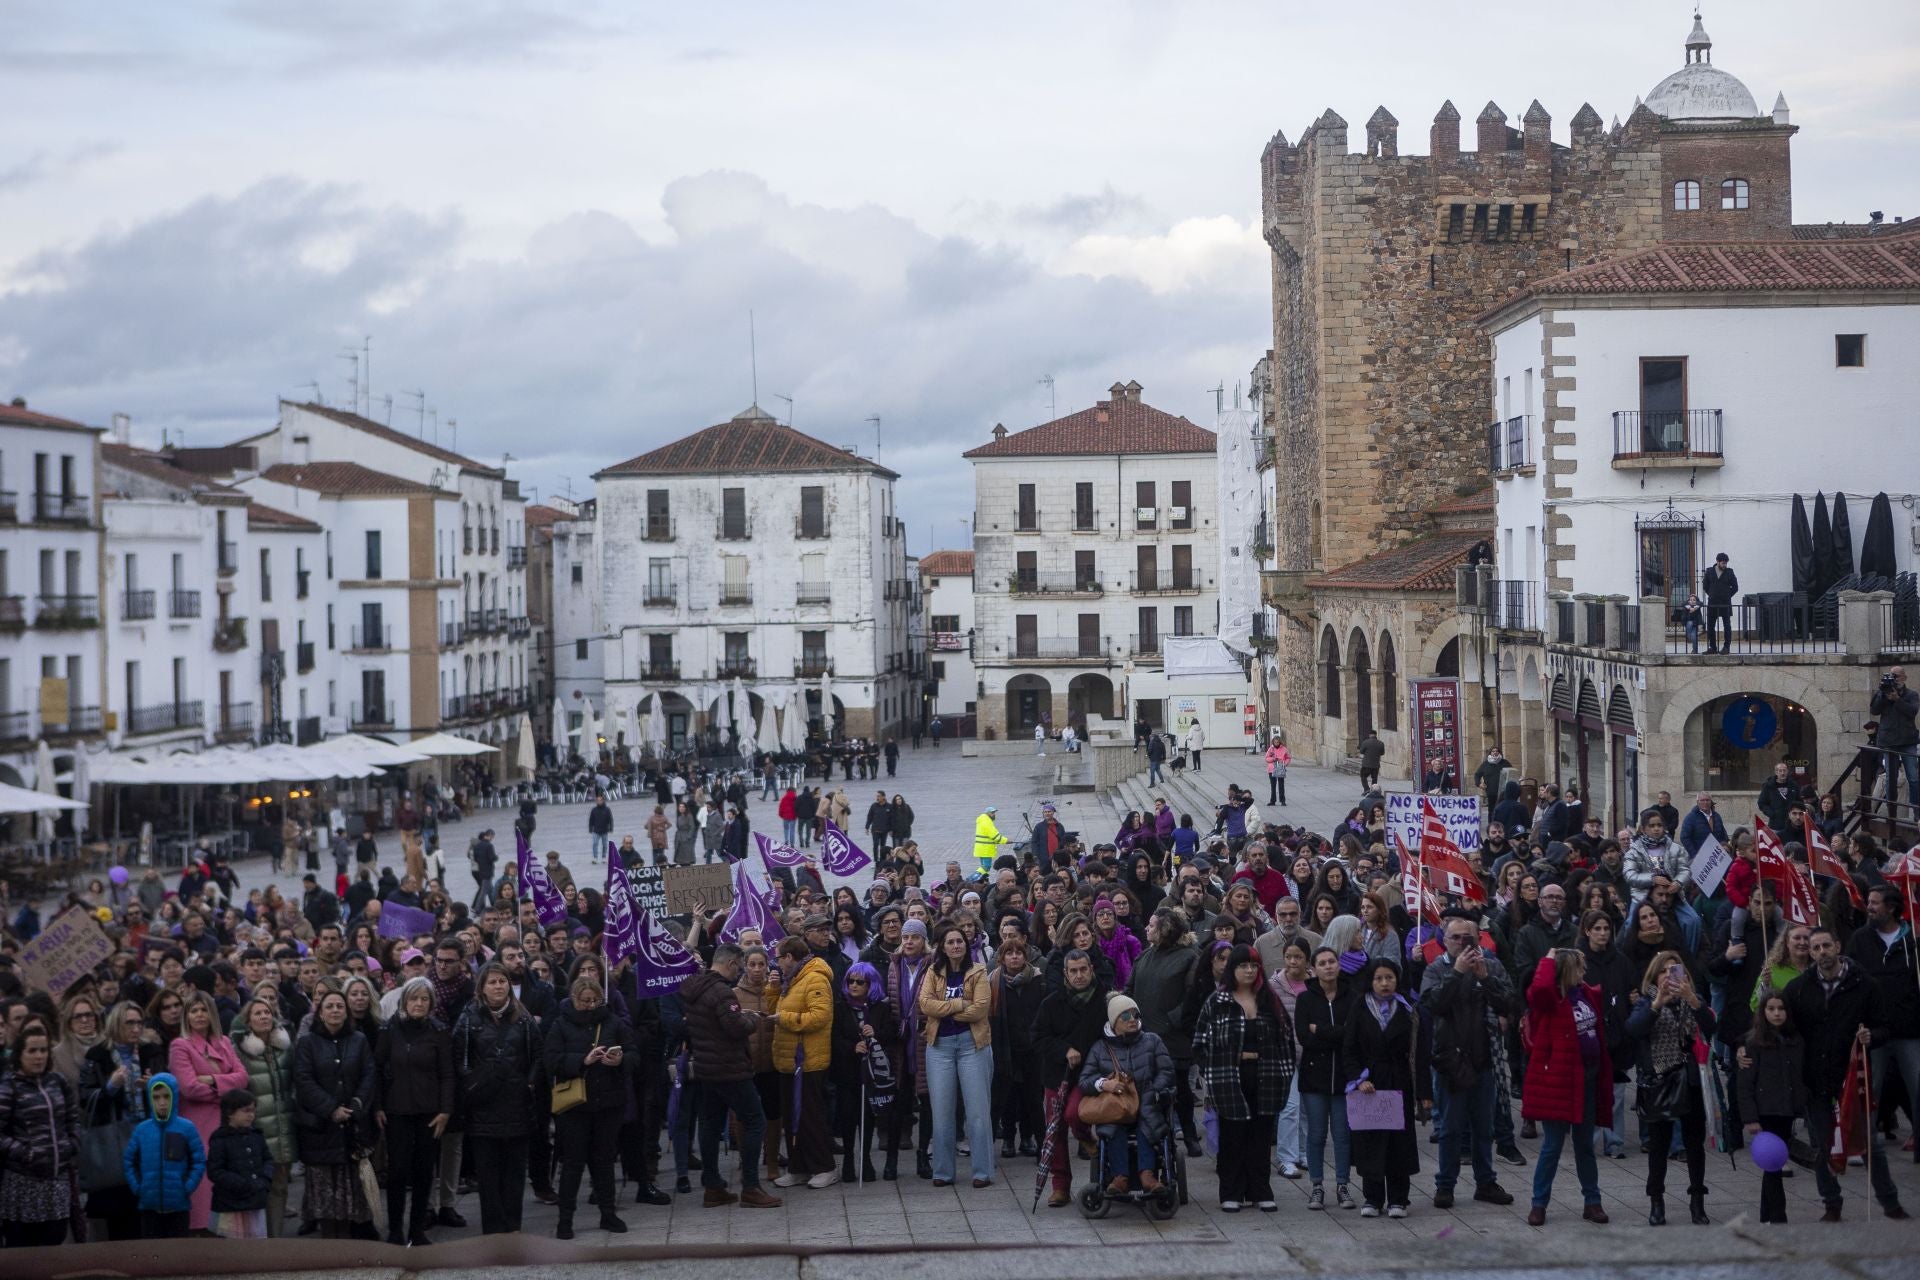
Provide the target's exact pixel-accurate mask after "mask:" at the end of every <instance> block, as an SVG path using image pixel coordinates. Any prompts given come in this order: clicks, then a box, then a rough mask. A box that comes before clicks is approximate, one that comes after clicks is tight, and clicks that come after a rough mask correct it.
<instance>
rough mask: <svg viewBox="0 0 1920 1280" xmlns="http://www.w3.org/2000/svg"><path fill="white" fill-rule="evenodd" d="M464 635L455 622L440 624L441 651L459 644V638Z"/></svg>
mask: <svg viewBox="0 0 1920 1280" xmlns="http://www.w3.org/2000/svg"><path fill="white" fill-rule="evenodd" d="M464 634H465V632H464V631H463V630H462V628H461V626H460V624H459V623H457V622H443V623H441V624H440V647H441V648H443V649H451V648H453V647H454V646H455V645H457V644H459V643H460V638H461V636H463V635H464Z"/></svg>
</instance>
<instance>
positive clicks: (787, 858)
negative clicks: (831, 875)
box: [753, 831, 807, 871]
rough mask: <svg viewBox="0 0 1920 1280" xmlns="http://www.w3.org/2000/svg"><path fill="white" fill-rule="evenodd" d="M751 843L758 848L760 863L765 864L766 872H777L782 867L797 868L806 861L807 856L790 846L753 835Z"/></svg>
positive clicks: (756, 833) (757, 833)
mask: <svg viewBox="0 0 1920 1280" xmlns="http://www.w3.org/2000/svg"><path fill="white" fill-rule="evenodd" d="M753 842H754V843H755V844H756V845H758V846H760V861H762V862H764V863H766V864H767V870H769V871H777V870H779V869H781V868H783V867H797V866H799V865H800V864H801V863H803V862H805V861H806V860H807V855H806V854H804V853H802V852H801V851H800V850H798V849H796V848H794V847H793V846H792V845H790V844H784V843H782V842H781V841H778V840H775V839H773V838H772V837H771V836H763V835H761V834H760V833H759V832H758V831H756V832H754V833H753Z"/></svg>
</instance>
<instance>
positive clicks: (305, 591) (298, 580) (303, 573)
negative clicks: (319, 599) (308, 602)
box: [293, 569, 313, 600]
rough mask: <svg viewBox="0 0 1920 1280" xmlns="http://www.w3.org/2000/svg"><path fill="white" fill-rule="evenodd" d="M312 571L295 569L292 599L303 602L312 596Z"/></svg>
mask: <svg viewBox="0 0 1920 1280" xmlns="http://www.w3.org/2000/svg"><path fill="white" fill-rule="evenodd" d="M312 583H313V570H311V569H295V570H294V571H293V598H294V599H295V600H305V599H306V598H307V597H308V596H309V595H311V594H312Z"/></svg>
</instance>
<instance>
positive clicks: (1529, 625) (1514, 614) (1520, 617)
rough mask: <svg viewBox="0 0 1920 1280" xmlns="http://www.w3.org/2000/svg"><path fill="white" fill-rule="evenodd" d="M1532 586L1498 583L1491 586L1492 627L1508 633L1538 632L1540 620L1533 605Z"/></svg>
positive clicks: (1516, 583) (1524, 583)
mask: <svg viewBox="0 0 1920 1280" xmlns="http://www.w3.org/2000/svg"><path fill="white" fill-rule="evenodd" d="M1532 587H1533V584H1532V583H1530V582H1513V581H1498V582H1495V583H1494V584H1493V592H1492V601H1491V603H1492V605H1493V625H1494V626H1496V627H1504V628H1505V629H1506V630H1508V631H1538V630H1539V629H1540V620H1539V618H1538V617H1537V616H1536V615H1535V612H1534V605H1533V591H1532Z"/></svg>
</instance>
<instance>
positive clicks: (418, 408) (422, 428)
mask: <svg viewBox="0 0 1920 1280" xmlns="http://www.w3.org/2000/svg"><path fill="white" fill-rule="evenodd" d="M400 394H401V395H403V396H412V397H413V411H414V413H415V414H417V415H418V417H417V420H416V422H415V425H414V430H413V434H414V435H415V436H417V437H418V438H420V439H422V440H424V439H426V438H427V393H426V392H425V391H424V390H422V391H402V392H400Z"/></svg>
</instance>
